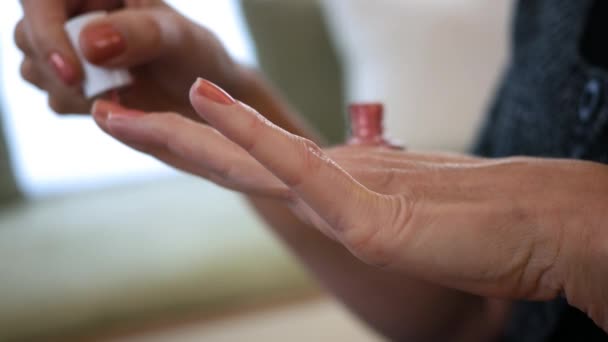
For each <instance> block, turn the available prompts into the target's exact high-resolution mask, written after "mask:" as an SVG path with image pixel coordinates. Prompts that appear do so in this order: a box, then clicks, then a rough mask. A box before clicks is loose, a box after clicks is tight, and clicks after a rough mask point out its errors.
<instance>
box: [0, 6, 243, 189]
mask: <svg viewBox="0 0 608 342" xmlns="http://www.w3.org/2000/svg"><path fill="white" fill-rule="evenodd" d="M168 3H170V4H171V5H172V6H173V7H174V8H176V9H177V10H179V11H180V12H181V13H185V14H187V16H188V17H189V18H191V19H192V20H194V21H196V22H198V23H200V24H202V25H204V26H206V27H208V28H209V29H211V30H212V31H214V32H215V33H217V35H218V37H220V39H222V41H223V42H224V44H225V46H226V47H227V49H228V51H229V52H230V53H231V54H232V56H234V57H235V58H236V59H237V60H239V61H241V62H243V63H247V64H250V65H254V64H255V53H254V49H253V47H252V43H251V40H250V39H249V37H248V35H247V31H246V28H245V24H244V22H243V18H242V14H241V12H240V7H239V6H238V3H237V1H235V0H234V1H233V0H229V1H228V0H224V1H216V0H203V1H187V0H173V1H168ZM21 16H22V12H21V8H20V6H19V2H18V1H5V2H4V3H3V5H2V11H1V12H0V19H1V20H0V38H1V39H0V61H1V67H2V69H1V76H2V79H1V82H2V83H1V85H2V87H1V88H0V94H1V95H2V96H1V97H0V99H1V104H2V112H3V119H4V128H5V131H6V135H7V139H8V145H9V148H10V152H11V155H12V159H13V165H14V168H15V172H16V176H17V180H18V182H19V185H20V187H21V189H22V190H23V191H24V192H25V193H26V194H27V195H29V196H30V197H40V196H45V195H49V194H56V193H65V192H72V191H79V190H82V189H86V188H96V187H100V186H104V185H109V184H116V183H120V182H126V181H132V180H142V179H145V180H147V179H154V178H158V177H165V176H168V175H171V174H173V172H174V171H171V170H170V169H169V168H168V167H166V166H163V165H162V164H161V163H159V162H157V161H156V160H154V159H152V158H150V157H147V156H145V155H143V154H140V153H138V152H135V151H132V150H129V149H128V148H127V147H125V146H123V145H121V144H120V143H118V142H116V141H114V140H112V139H111V138H109V137H108V136H106V135H105V134H104V133H103V132H101V131H100V130H99V129H98V128H97V126H95V124H94V123H93V122H92V120H91V119H90V118H88V117H84V116H83V117H76V116H74V117H60V116H57V115H56V114H54V113H52V112H51V110H50V109H49V108H48V106H47V100H46V95H45V94H43V93H42V92H41V91H39V90H37V89H36V88H34V87H33V86H30V85H29V84H27V83H26V82H25V81H23V80H22V79H21V77H20V75H19V65H20V63H21V59H22V56H21V53H20V51H19V50H18V49H17V48H16V47H15V45H14V43H13V38H12V36H13V28H14V26H15V25H16V23H17V21H18V20H19V18H21ZM195 76H196V75H193V78H194V77H195Z"/></svg>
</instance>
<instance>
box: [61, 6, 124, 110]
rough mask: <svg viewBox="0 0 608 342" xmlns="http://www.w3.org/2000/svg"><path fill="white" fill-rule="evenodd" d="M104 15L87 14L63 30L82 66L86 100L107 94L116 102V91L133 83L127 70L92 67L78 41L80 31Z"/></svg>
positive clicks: (74, 19)
mask: <svg viewBox="0 0 608 342" xmlns="http://www.w3.org/2000/svg"><path fill="white" fill-rule="evenodd" d="M106 15H107V12H105V11H95V12H89V13H86V14H83V15H80V16H78V17H75V18H73V19H71V20H69V21H68V22H67V23H65V30H66V32H67V34H68V37H69V38H70V41H71V43H72V45H73V46H74V50H75V51H76V54H77V55H78V58H79V59H80V61H81V63H82V66H83V70H84V83H83V90H84V94H85V96H86V97H87V98H88V99H91V98H94V97H97V96H99V95H104V94H106V93H109V95H110V96H111V97H112V98H113V99H114V100H117V99H118V89H120V88H123V87H125V86H128V85H130V84H132V83H133V78H132V77H131V74H130V73H129V71H128V70H126V69H107V68H102V67H99V66H96V65H93V64H91V63H89V62H88V61H87V60H86V58H84V56H83V54H82V51H81V50H80V44H79V41H78V40H79V37H80V32H81V31H82V29H83V28H84V27H85V26H87V24H88V23H90V22H91V21H94V20H97V19H100V18H103V17H105V16H106Z"/></svg>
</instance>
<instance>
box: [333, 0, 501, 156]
mask: <svg viewBox="0 0 608 342" xmlns="http://www.w3.org/2000/svg"><path fill="white" fill-rule="evenodd" d="M511 3H512V1H511V0H492V1H488V0H375V1H369V0H348V1H338V0H324V1H323V4H324V8H325V14H326V17H327V18H328V23H329V24H330V27H331V28H332V32H333V34H334V38H335V41H336V43H337V45H338V46H339V48H340V51H341V54H342V56H343V57H344V58H343V59H344V62H345V73H346V79H347V80H348V90H347V93H348V98H349V99H350V100H357V101H361V100H382V101H384V102H385V104H386V105H387V109H388V117H387V127H388V132H389V134H390V135H392V136H393V137H395V138H398V139H400V140H403V141H405V142H406V143H407V144H408V145H409V146H411V147H414V148H425V149H450V150H460V151H462V150H465V149H467V148H468V146H469V145H470V143H471V141H472V139H473V136H474V134H475V131H476V129H477V127H478V125H479V122H480V119H481V116H482V114H483V112H484V111H485V109H486V107H487V103H488V100H489V98H490V97H491V95H492V92H493V89H494V86H495V83H496V81H497V79H498V76H499V73H500V69H501V66H502V65H503V63H504V61H505V57H506V54H507V41H508V39H507V37H508V26H509V25H508V24H509V21H510V19H509V17H510V9H511Z"/></svg>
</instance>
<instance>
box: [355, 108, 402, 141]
mask: <svg viewBox="0 0 608 342" xmlns="http://www.w3.org/2000/svg"><path fill="white" fill-rule="evenodd" d="M348 112H349V118H350V137H349V139H348V144H349V145H363V146H380V147H382V146H383V147H389V148H393V149H403V146H400V145H398V144H395V143H392V142H391V141H389V140H388V139H386V138H385V137H384V127H383V123H382V121H383V119H384V106H383V105H382V104H381V103H354V104H351V105H350V106H348Z"/></svg>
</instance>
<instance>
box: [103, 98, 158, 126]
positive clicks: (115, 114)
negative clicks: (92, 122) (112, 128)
mask: <svg viewBox="0 0 608 342" xmlns="http://www.w3.org/2000/svg"><path fill="white" fill-rule="evenodd" d="M92 114H93V116H95V117H97V118H100V119H105V120H108V121H109V120H112V119H117V118H127V119H130V118H136V117H140V116H144V115H145V114H146V113H145V112H142V111H140V110H136V109H127V108H124V107H122V106H120V105H118V104H116V103H113V102H109V101H103V100H98V101H95V103H94V104H93V109H92Z"/></svg>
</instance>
